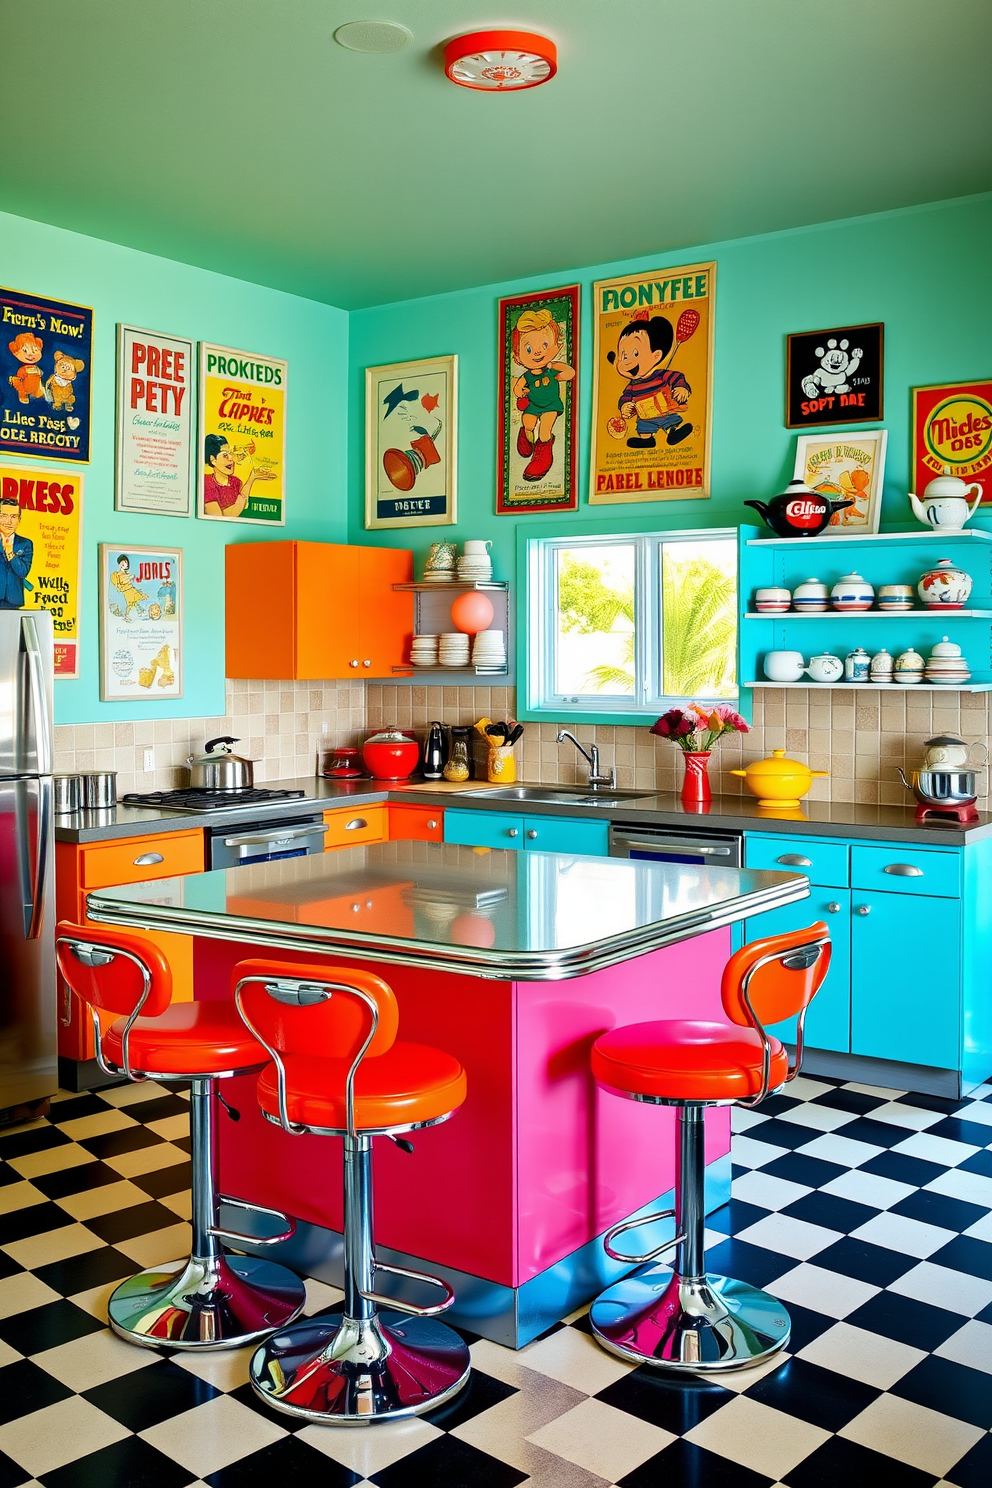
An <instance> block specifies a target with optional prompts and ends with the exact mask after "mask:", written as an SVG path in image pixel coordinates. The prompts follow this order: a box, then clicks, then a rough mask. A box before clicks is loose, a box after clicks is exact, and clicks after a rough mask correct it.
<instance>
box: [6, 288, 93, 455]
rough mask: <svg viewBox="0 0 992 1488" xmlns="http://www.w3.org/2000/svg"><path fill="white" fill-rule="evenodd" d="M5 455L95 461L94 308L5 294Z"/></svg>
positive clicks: (14, 292)
mask: <svg viewBox="0 0 992 1488" xmlns="http://www.w3.org/2000/svg"><path fill="white" fill-rule="evenodd" d="M0 333H2V334H0V457H3V456H6V455H27V456H29V457H30V458H31V459H33V460H37V459H39V458H45V459H49V460H72V461H75V462H76V463H78V464H80V465H85V464H87V463H88V462H89V458H90V383H91V378H92V373H93V311H92V310H88V309H87V308H86V307H85V306H84V305H69V304H66V302H65V301H64V300H47V299H44V298H43V297H42V296H40V295H32V294H26V293H23V292H21V291H20V290H16V289H0Z"/></svg>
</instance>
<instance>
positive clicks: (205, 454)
mask: <svg viewBox="0 0 992 1488" xmlns="http://www.w3.org/2000/svg"><path fill="white" fill-rule="evenodd" d="M286 377H287V365H286V363H285V362H283V361H280V360H279V359H278V358H276V357H268V356H258V355H256V354H255V353H253V352H248V351H232V350H231V349H230V347H227V346H208V345H207V344H206V343H205V342H203V341H201V342H200V447H199V450H198V452H197V454H198V458H199V461H200V465H199V470H200V475H199V482H198V484H199V488H200V502H199V515H200V516H201V517H209V518H211V519H212V520H215V521H220V522H263V523H265V525H266V526H269V527H282V526H283V525H284V524H285V521H286Z"/></svg>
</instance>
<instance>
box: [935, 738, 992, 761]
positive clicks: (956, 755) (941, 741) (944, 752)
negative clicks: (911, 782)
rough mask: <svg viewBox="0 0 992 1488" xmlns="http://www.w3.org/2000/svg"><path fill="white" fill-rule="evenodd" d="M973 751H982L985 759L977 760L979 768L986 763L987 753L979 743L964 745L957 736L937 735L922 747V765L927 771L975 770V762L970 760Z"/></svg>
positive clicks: (984, 747)
mask: <svg viewBox="0 0 992 1488" xmlns="http://www.w3.org/2000/svg"><path fill="white" fill-rule="evenodd" d="M973 749H984V750H985V759H983V760H978V761H977V764H978V765H979V766H981V765H984V764H985V763H986V762H987V761H988V757H989V752H988V749H987V748H986V746H985V745H984V744H982V743H980V742H976V743H975V744H966V743H965V742H964V740H963V739H959V738H958V736H957V734H937V735H936V736H935V737H934V738H932V739H928V740H927V742H926V744H925V745H924V755H923V765H924V768H925V769H927V770H964V769H969V768H970V769H975V767H976V762H975V761H973V760H971V758H970V756H971V751H972V750H973Z"/></svg>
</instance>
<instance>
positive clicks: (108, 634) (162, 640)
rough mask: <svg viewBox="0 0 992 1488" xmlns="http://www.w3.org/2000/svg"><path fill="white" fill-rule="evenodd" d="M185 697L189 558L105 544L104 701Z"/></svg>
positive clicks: (102, 607)
mask: <svg viewBox="0 0 992 1488" xmlns="http://www.w3.org/2000/svg"><path fill="white" fill-rule="evenodd" d="M182 695H183V555H182V550H181V549H179V548H125V547H121V546H120V545H119V544H117V543H101V544H100V697H101V698H102V699H103V701H104V702H105V703H123V702H131V701H132V700H133V699H135V698H141V699H144V700H146V701H153V700H155V699H161V698H180V697H182Z"/></svg>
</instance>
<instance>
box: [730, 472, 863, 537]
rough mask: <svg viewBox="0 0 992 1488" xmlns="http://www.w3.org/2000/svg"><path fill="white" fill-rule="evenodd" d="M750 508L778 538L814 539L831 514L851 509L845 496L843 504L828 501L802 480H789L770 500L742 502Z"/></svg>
mask: <svg viewBox="0 0 992 1488" xmlns="http://www.w3.org/2000/svg"><path fill="white" fill-rule="evenodd" d="M744 505H745V506H753V507H754V509H755V511H756V512H757V513H758V514H759V515H760V516H761V517H763V518H764V520H765V522H767V524H768V526H769V527H770V528H771V529H772V531H773V532H775V533H777V534H778V536H779V537H816V536H817V535H818V534H819V533H821V532H822V531H823V529H824V528H825V527H826V526H827V525H828V523H829V522H830V518H831V517H832V516H833V514H834V512H839V511H843V510H844V507H845V506H853V505H854V501H853V500H852V499H851V498H850V497H848V498H847V499H845V500H844V501H831V500H830V497H829V496H824V495H823V493H822V491H814V490H812V489H811V488H810V487H809V486H807V484H806V482H805V481H801V480H792V481H790V482H789V484H788V485H787V486H786V488H785V490H784V491H783V492H781V494H780V495H778V496H773V497H772V498H771V500H770V501H745V503H744Z"/></svg>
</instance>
